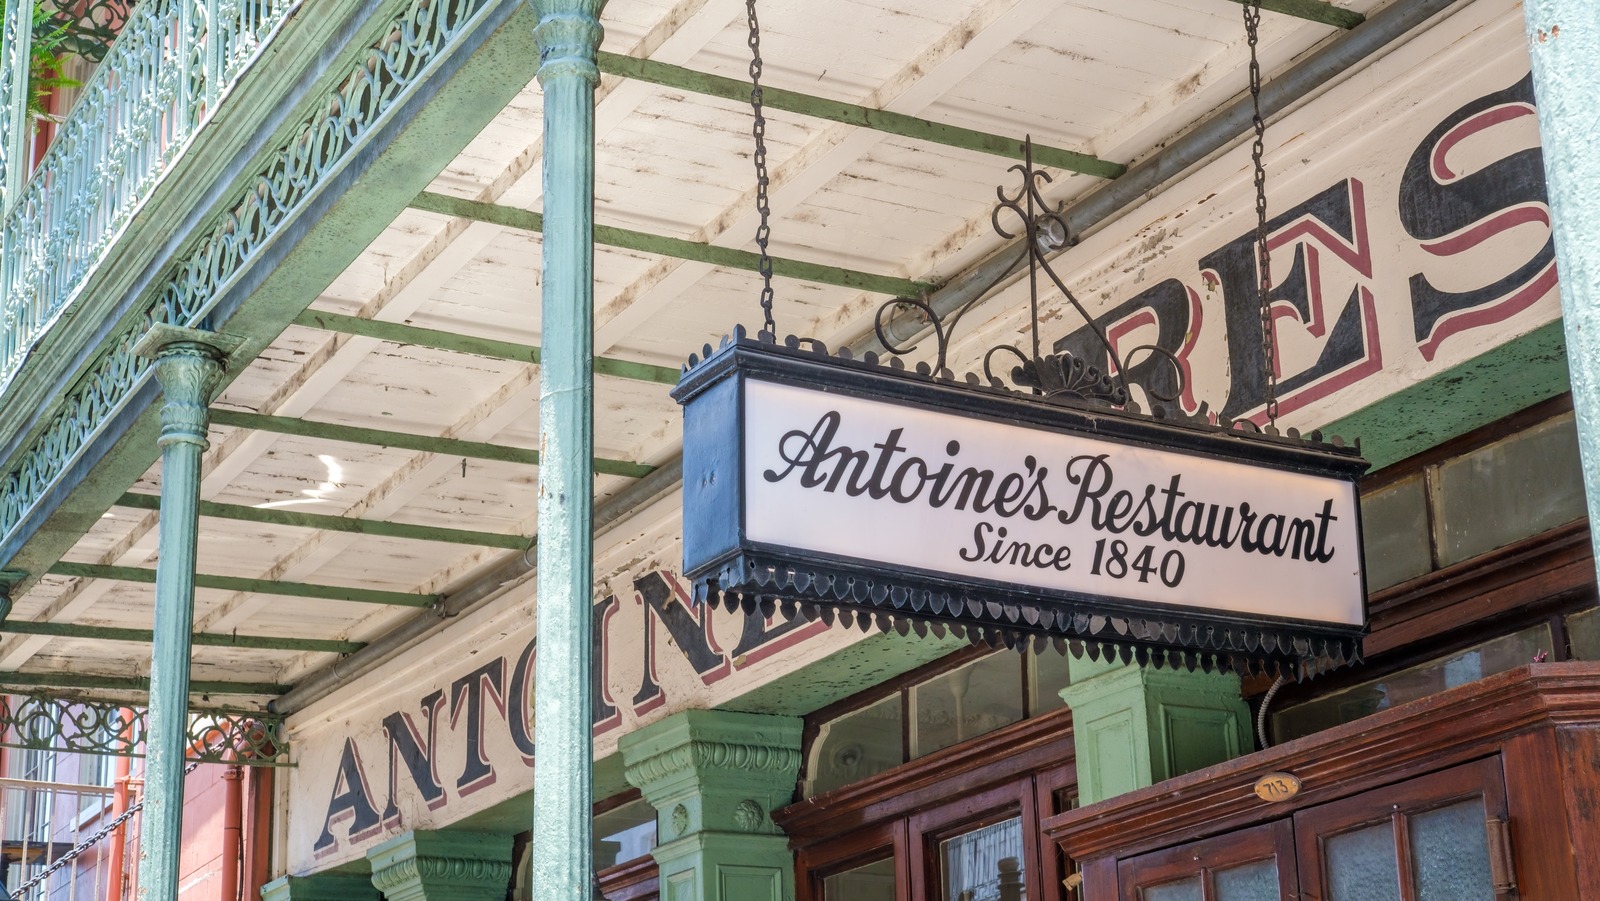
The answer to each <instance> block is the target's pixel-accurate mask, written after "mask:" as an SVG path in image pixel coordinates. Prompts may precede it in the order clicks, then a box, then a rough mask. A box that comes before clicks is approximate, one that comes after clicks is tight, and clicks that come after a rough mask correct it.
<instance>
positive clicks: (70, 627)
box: [0, 622, 366, 654]
mask: <svg viewBox="0 0 1600 901" xmlns="http://www.w3.org/2000/svg"><path fill="white" fill-rule="evenodd" d="M0 633H8V634H11V635H48V636H50V637H52V638H88V639H93V640H95V641H126V642H134V643H143V644H148V643H150V641H151V640H152V638H153V637H154V635H155V632H154V631H153V630H151V629H118V628H114V627H112V626H80V625H78V624H77V623H36V622H8V623H6V624H5V625H4V626H3V627H0ZM190 640H191V641H192V642H193V643H194V644H196V645H200V646H202V647H213V648H248V649H251V650H267V651H318V652H325V653H333V654H353V653H355V652H356V651H359V650H361V649H362V648H364V647H366V644H365V643H363V642H359V641H338V640H336V639H331V638H287V637H275V636H270V635H236V634H232V633H222V632H195V633H193V635H191V636H190Z"/></svg>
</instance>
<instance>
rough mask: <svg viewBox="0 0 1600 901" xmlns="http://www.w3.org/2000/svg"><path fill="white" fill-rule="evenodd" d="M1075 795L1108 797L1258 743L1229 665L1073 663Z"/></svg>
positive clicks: (1086, 800) (1067, 694) (1066, 692)
mask: <svg viewBox="0 0 1600 901" xmlns="http://www.w3.org/2000/svg"><path fill="white" fill-rule="evenodd" d="M1068 665H1069V667H1070V671H1071V674H1072V684H1071V685H1068V686H1067V687H1066V688H1064V689H1062V690H1061V697H1062V699H1063V700H1065V701H1066V702H1067V706H1068V707H1069V708H1071V710H1072V730H1073V745H1074V748H1075V750H1076V752H1077V762H1078V798H1079V800H1080V802H1081V803H1083V804H1093V803H1095V802H1096V801H1104V800H1105V799H1107V798H1111V797H1115V796H1117V795H1120V794H1123V793H1125V792H1130V791H1133V790H1134V789H1138V788H1144V787H1146V786H1150V785H1154V784H1155V783H1157V782H1160V781H1162V780H1164V779H1171V778H1172V777H1174V776H1181V775H1183V774H1184V773H1188V772H1193V771H1194V770H1198V769H1200V768H1202V767H1207V766H1210V765H1212V764H1214V763H1221V762H1223V761H1225V760H1231V759H1232V758H1235V757H1238V756H1239V755H1241V754H1245V753H1248V752H1249V751H1251V750H1252V749H1253V747H1254V745H1253V744H1252V743H1251V739H1250V708H1249V707H1248V706H1246V705H1245V703H1244V701H1243V700H1241V699H1240V697H1239V677H1238V676H1236V675H1233V674H1232V673H1227V674H1223V673H1201V672H1193V673H1191V672H1184V671H1174V670H1170V669H1160V670H1158V669H1152V668H1150V667H1140V666H1137V665H1124V664H1120V663H1104V662H1101V663H1096V662H1093V661H1090V660H1088V659H1087V658H1083V659H1075V660H1072V661H1071V662H1070V663H1069V664H1068Z"/></svg>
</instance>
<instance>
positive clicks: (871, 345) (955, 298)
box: [267, 0, 1459, 715]
mask: <svg viewBox="0 0 1600 901" xmlns="http://www.w3.org/2000/svg"><path fill="white" fill-rule="evenodd" d="M1457 2H1459V0H1395V2H1394V3H1391V4H1390V5H1388V6H1387V7H1384V8H1383V9H1382V10H1380V11H1379V12H1377V13H1374V14H1373V15H1372V16H1370V17H1368V19H1367V20H1366V21H1365V22H1364V23H1362V24H1361V25H1358V26H1356V27H1355V28H1353V29H1351V30H1350V31H1347V32H1345V33H1344V34H1342V35H1340V36H1339V37H1337V38H1335V39H1334V40H1332V41H1330V42H1329V43H1328V44H1327V45H1326V46H1324V47H1322V48H1321V49H1320V50H1317V51H1315V52H1313V53H1312V54H1311V55H1310V56H1308V57H1306V59H1305V60H1304V61H1303V62H1301V63H1300V64H1298V65H1296V66H1294V67H1292V68H1290V69H1289V70H1288V71H1286V72H1284V73H1283V74H1281V75H1279V76H1277V77H1275V78H1273V79H1272V80H1271V81H1269V82H1267V84H1265V85H1264V86H1263V87H1262V91H1261V109H1262V112H1263V113H1264V114H1265V115H1268V116H1271V115H1275V114H1277V113H1280V112H1282V111H1283V110H1285V109H1287V108H1288V107H1289V106H1290V105H1291V104H1293V103H1294V102H1296V101H1297V100H1299V99H1300V98H1302V97H1304V96H1305V95H1306V94H1309V93H1310V92H1312V91H1314V90H1316V89H1317V88H1319V87H1322V86H1323V85H1325V84H1327V83H1328V82H1330V81H1332V80H1333V79H1335V78H1337V77H1339V76H1340V75H1342V74H1344V73H1345V72H1347V71H1348V70H1350V69H1351V68H1352V67H1354V66H1355V65H1356V64H1357V63H1360V62H1361V61H1363V60H1365V59H1366V58H1367V57H1369V56H1371V55H1372V54H1374V53H1376V52H1377V51H1379V50H1382V49H1383V48H1384V47H1386V46H1388V45H1389V44H1391V43H1393V42H1394V41H1396V40H1398V39H1399V38H1400V37H1402V36H1403V35H1405V34H1406V33H1407V32H1409V31H1411V30H1412V29H1413V28H1416V27H1417V26H1418V25H1421V24H1422V23H1423V22H1425V21H1427V20H1428V19H1430V18H1432V17H1433V16H1435V15H1437V14H1438V13H1440V12H1443V11H1444V10H1446V9H1448V8H1449V7H1451V6H1453V5H1454V4H1455V3H1457ZM1250 127H1251V106H1250V100H1249V98H1248V97H1245V98H1241V99H1240V100H1236V101H1234V102H1233V103H1232V104H1230V105H1228V106H1226V107H1224V108H1223V109H1222V110H1221V111H1220V112H1219V113H1217V114H1216V115H1214V116H1212V117H1211V118H1209V119H1207V120H1205V121H1203V122H1201V123H1200V124H1198V125H1196V126H1195V127H1193V128H1191V129H1190V130H1189V131H1187V132H1185V133H1183V134H1182V135H1180V136H1179V137H1177V138H1175V139H1174V140H1173V141H1172V143H1170V144H1168V145H1167V147H1166V148H1165V149H1163V150H1161V151H1160V152H1158V153H1156V154H1155V155H1153V156H1151V157H1149V158H1148V159H1146V160H1144V161H1143V162H1141V163H1138V164H1137V165H1135V166H1132V167H1131V168H1129V169H1128V171H1127V172H1126V173H1124V174H1123V175H1122V176H1121V177H1120V178H1117V179H1116V180H1115V181H1112V182H1109V183H1107V184H1106V185H1105V186H1104V187H1102V188H1099V189H1097V190H1095V191H1093V192H1092V193H1090V194H1088V195H1087V196H1085V197H1084V198H1083V199H1082V200H1080V201H1078V202H1077V203H1075V204H1073V205H1072V207H1071V208H1070V209H1068V210H1067V212H1066V217H1067V224H1068V226H1069V227H1070V228H1071V229H1072V232H1073V233H1074V234H1083V233H1085V232H1087V231H1089V230H1091V229H1092V228H1094V227H1095V226H1098V225H1101V224H1103V223H1105V222H1106V221H1108V220H1109V219H1111V218H1112V217H1113V216H1114V215H1116V214H1117V213H1118V212H1120V211H1122V210H1123V209H1125V208H1126V207H1129V206H1132V205H1133V204H1134V203H1137V202H1138V201H1140V200H1142V199H1143V198H1144V197H1145V196H1146V195H1147V194H1148V193H1149V192H1151V191H1154V190H1156V189H1157V188H1159V187H1160V186H1161V185H1163V184H1166V183H1167V182H1169V181H1171V180H1173V179H1175V178H1177V177H1178V176H1180V175H1182V174H1183V173H1184V172H1186V171H1188V170H1189V169H1190V168H1191V167H1193V166H1195V165H1196V164H1198V163H1200V162H1202V161H1204V160H1205V159H1207V158H1208V157H1210V156H1211V155H1212V154H1214V153H1216V152H1218V151H1220V150H1222V149H1223V148H1225V147H1227V146H1228V145H1229V144H1230V143H1232V142H1233V141H1235V140H1238V139H1239V137H1240V136H1241V135H1243V134H1244V133H1245V132H1246V131H1247V130H1249V129H1250ZM1022 260H1023V254H1022V247H1021V244H1020V243H1012V244H1008V245H1006V246H1005V247H1002V248H1001V249H1000V250H998V251H996V252H995V253H993V254H991V255H990V256H989V257H987V258H986V259H985V260H984V261H983V262H981V263H979V264H977V265H976V266H973V267H972V268H970V269H968V270H967V271H965V272H963V273H961V274H960V275H957V276H956V277H955V278H953V279H951V280H950V281H949V282H948V283H947V284H946V285H945V286H944V287H943V288H940V289H939V290H938V291H935V292H934V293H933V294H931V295H930V296H929V298H928V302H929V303H930V305H931V306H933V308H934V309H935V310H937V311H939V313H940V314H945V313H948V312H949V311H951V310H955V309H958V308H960V307H961V306H962V305H963V304H965V303H967V302H969V301H970V300H972V299H973V298H974V297H976V296H980V295H982V294H984V293H985V292H987V291H988V290H989V289H990V288H991V287H992V286H994V285H995V284H997V283H999V282H1000V281H1002V280H1004V279H1005V278H1006V277H1007V276H1008V275H1009V274H1011V273H1012V271H1013V270H1014V269H1016V268H1017V266H1018V264H1019V263H1021V262H1022ZM926 329H927V325H926V323H925V322H923V321H922V318H921V317H920V316H917V315H915V314H910V315H897V316H891V317H889V318H888V321H887V322H886V323H885V331H886V332H887V333H888V334H889V336H890V338H891V339H892V340H894V341H895V342H896V343H901V342H905V341H911V340H915V339H916V338H917V337H918V336H919V335H920V334H921V333H923V332H924V331H926ZM846 346H848V347H850V348H851V350H853V351H855V352H856V353H858V354H859V353H861V352H864V351H867V350H876V351H879V352H881V351H882V349H883V348H882V345H881V344H879V343H878V340H877V336H876V334H875V333H874V332H873V331H872V330H871V329H869V330H867V332H866V333H865V334H863V335H860V336H857V337H856V338H855V339H854V340H852V341H849V342H847V344H846ZM681 479H682V460H681V458H677V459H673V460H671V461H669V462H667V463H664V464H662V465H661V466H660V467H658V468H657V469H656V470H655V471H654V472H652V473H650V474H649V475H648V476H645V477H644V478H643V479H640V480H639V481H637V482H635V483H634V484H633V485H630V486H629V487H628V488H627V489H625V490H623V491H621V492H619V493H618V494H616V495H615V496H614V497H612V498H611V499H610V500H609V501H607V502H606V503H604V504H601V505H600V506H598V507H596V508H595V515H594V529H595V534H597V535H598V534H601V533H603V532H604V531H606V530H607V529H609V528H611V527H612V526H614V525H615V524H616V523H617V522H619V521H620V520H622V519H623V518H625V517H627V516H628V515H629V514H630V513H632V512H633V511H634V510H636V509H638V508H639V507H643V506H645V505H647V504H649V503H652V502H654V501H655V500H657V499H659V498H661V497H662V496H663V495H665V494H667V493H668V492H670V491H672V490H674V489H676V488H677V486H678V483H679V481H680V480H681ZM532 572H533V565H532V564H531V563H529V562H528V561H527V559H526V554H514V555H512V556H510V557H508V558H507V559H505V560H503V561H502V562H501V563H500V564H499V565H497V566H496V567H495V568H494V569H492V570H489V571H488V572H486V573H484V574H483V575H481V576H479V577H478V578H476V579H474V580H473V581H472V582H470V583H468V584H467V585H465V586H464V587H462V588H461V589H460V590H459V591H456V592H454V593H451V594H448V595H446V596H445V598H444V600H443V601H441V602H440V603H439V604H438V605H436V606H435V607H434V608H433V609H432V610H430V611H428V612H426V613H423V614H420V615H418V616H416V617H414V618H412V619H409V620H406V621H405V622H404V623H401V624H400V625H399V626H397V627H396V628H395V629H393V630H392V631H390V632H388V633H386V634H385V635H383V636H381V637H379V638H378V639H377V640H376V641H373V642H371V643H370V644H368V645H367V646H366V647H364V648H362V649H361V650H359V651H356V652H355V653H354V654H351V655H350V656H348V657H345V658H343V659H341V660H339V661H337V662H335V663H332V664H330V665H328V666H326V667H323V668H322V669H320V670H317V671H316V672H314V673H312V674H311V675H309V676H307V677H306V678H305V679H303V680H301V681H300V683H299V684H298V685H296V686H295V687H294V689H292V690H291V691H289V692H288V693H286V694H284V695H283V696H282V697H280V698H278V699H276V700H274V701H272V702H271V703H270V704H268V705H267V708H268V709H269V710H271V711H272V712H273V713H278V714H284V715H288V714H292V713H296V712H298V711H300V710H304V709H305V708H306V707H307V706H308V705H310V704H313V703H315V702H316V701H318V700H320V699H322V698H324V697H326V696H327V695H328V694H329V693H331V692H332V691H333V690H334V689H336V688H338V687H339V686H340V685H342V684H344V683H345V682H348V681H350V680H352V679H355V678H357V677H359V676H361V675H362V674H364V673H367V672H370V671H371V670H373V669H374V668H376V667H378V666H379V665H381V664H383V663H384V662H385V661H387V660H389V659H390V658H391V657H393V656H395V655H396V654H399V653H401V652H403V651H405V650H406V649H408V648H410V647H412V646H413V645H415V644H416V643H417V642H419V641H421V640H422V639H424V638H426V637H427V636H429V635H431V634H432V633H433V632H435V631H437V630H438V629H441V628H443V627H444V625H445V623H446V622H447V621H448V620H449V619H451V618H452V617H456V616H460V615H462V614H464V613H468V612H470V611H472V610H474V609H476V608H477V607H478V606H480V605H481V604H483V603H485V602H486V601H488V600H489V599H490V598H493V597H496V596H498V595H500V594H501V593H502V592H503V591H505V590H507V589H509V588H511V587H512V586H513V585H515V584H517V583H518V582H520V581H521V580H523V579H525V578H526V577H527V576H528V574H530V573H532Z"/></svg>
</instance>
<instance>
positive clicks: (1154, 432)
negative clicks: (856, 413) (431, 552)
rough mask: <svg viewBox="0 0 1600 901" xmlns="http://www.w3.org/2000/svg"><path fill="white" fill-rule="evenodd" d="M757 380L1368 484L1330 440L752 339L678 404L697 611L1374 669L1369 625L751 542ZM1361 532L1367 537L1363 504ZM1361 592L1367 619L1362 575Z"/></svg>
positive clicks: (1111, 652) (1164, 657)
mask: <svg viewBox="0 0 1600 901" xmlns="http://www.w3.org/2000/svg"><path fill="white" fill-rule="evenodd" d="M751 379H758V380H761V381H764V382H773V383H778V384H788V385H796V386H800V387H803V388H806V389H808V390H812V391H823V392H829V393H838V394H841V395H845V396H850V397H859V398H866V399H870V400H876V401H885V402H889V403H893V404H897V405H906V406H913V407H922V408H925V409H930V410H934V411H937V412H940V413H945V414H954V415H959V416H962V417H967V418H970V419H975V420H979V421H989V422H995V423H1008V424H1014V425H1022V426H1025V427H1028V428H1032V429H1037V430H1043V431H1057V432H1067V433H1073V434H1078V435H1083V436H1086V437H1092V438H1094V439H1097V440H1101V441H1107V442H1113V443H1117V444H1123V445H1130V446H1143V447H1150V448H1156V449H1160V450H1164V451H1174V452H1178V453H1181V454H1184V455H1189V456H1202V457H1211V458H1215V459H1221V460H1227V461H1231V462H1235V463H1238V462H1243V463H1247V464H1250V465H1254V466H1259V467H1264V468H1269V469H1275V470H1282V471H1288V472H1298V473H1307V474H1311V475H1316V476H1320V477H1325V478H1327V477H1332V478H1337V479H1339V480H1342V481H1348V482H1351V483H1354V482H1355V481H1356V480H1357V479H1358V478H1359V477H1360V475H1361V474H1362V473H1364V472H1365V471H1366V470H1367V468H1368V463H1367V461H1366V460H1364V459H1362V457H1361V455H1360V451H1359V448H1358V447H1347V446H1345V445H1344V444H1343V442H1340V441H1339V440H1338V439H1333V440H1332V441H1330V442H1323V441H1321V440H1320V437H1321V436H1320V435H1318V434H1313V435H1311V436H1309V437H1301V436H1300V435H1298V434H1297V433H1295V432H1294V431H1292V430H1291V431H1290V432H1289V434H1287V435H1275V434H1267V433H1263V432H1260V431H1259V430H1257V429H1255V427H1254V426H1253V425H1252V424H1249V423H1237V424H1232V423H1225V424H1222V425H1214V424H1211V423H1209V422H1205V421H1197V420H1178V419H1171V418H1167V419H1163V418H1157V417H1154V416H1150V415H1145V414H1142V413H1138V412H1131V411H1128V410H1121V409H1115V408H1112V407H1107V406H1093V405H1088V404H1083V405H1062V404H1060V403H1057V402H1049V403H1047V402H1044V401H1042V400H1041V399H1039V398H1038V397H1036V396H1033V395H1028V394H1024V393H1021V392H1018V391H1014V390H1012V389H1010V388H1008V387H1006V386H1004V385H1003V384H1000V383H998V382H997V383H993V384H982V383H981V382H980V380H979V379H978V378H977V377H975V376H972V375H968V376H966V378H965V379H956V378H954V377H953V376H952V375H951V374H950V373H949V372H941V373H938V374H935V373H933V372H931V371H930V370H929V369H928V367H927V366H925V365H924V366H922V367H919V370H917V371H912V370H907V369H906V368H904V366H903V364H901V362H900V360H899V358H898V357H896V358H891V359H890V360H889V362H888V365H880V363H879V362H878V360H877V358H876V357H875V356H873V355H870V354H869V355H868V356H867V357H866V358H865V359H852V358H851V357H850V356H849V354H848V353H847V352H841V353H840V354H839V355H833V354H831V353H829V351H828V349H827V348H826V347H825V346H824V345H822V344H821V342H817V341H815V340H811V339H795V338H792V337H791V338H790V339H788V340H787V341H786V342H785V343H784V344H778V343H775V342H772V341H770V340H767V339H766V336H765V335H763V337H762V339H761V340H757V339H752V338H749V337H746V336H745V335H744V334H743V332H742V330H740V331H736V332H735V334H734V335H733V336H732V337H729V338H724V339H723V342H722V344H721V346H720V347H718V348H716V349H713V348H711V347H710V346H709V345H707V347H706V348H705V353H704V356H703V358H696V357H691V358H690V361H689V365H687V366H686V367H685V369H684V374H683V376H682V378H681V379H680V381H679V383H678V385H677V387H676V388H674V390H673V392H672V396H673V398H674V399H675V400H677V401H678V402H679V403H680V404H682V405H683V407H684V450H683V491H684V497H683V510H684V522H683V559H684V569H683V572H684V576H685V577H686V578H687V579H689V580H690V581H691V583H692V584H693V586H694V592H695V597H696V599H697V600H698V601H710V602H719V601H720V602H721V603H723V604H724V605H726V606H728V607H730V608H733V607H739V608H743V609H745V610H747V611H751V610H759V611H762V612H765V613H767V614H769V615H770V614H771V613H772V612H774V611H775V610H780V609H781V610H782V611H783V612H784V613H785V614H786V615H790V616H793V615H796V614H797V613H804V614H806V615H810V616H815V617H820V618H822V619H824V620H827V621H830V622H831V621H833V620H834V619H835V618H838V619H841V620H843V621H845V622H846V623H850V624H854V625H858V626H859V627H860V628H862V629H863V630H865V629H868V628H873V627H876V628H878V629H880V630H885V631H888V630H895V631H899V632H901V633H902V634H904V633H906V632H907V631H916V632H918V633H919V634H921V633H924V632H925V631H928V630H931V631H934V632H942V631H943V630H946V629H948V630H951V631H953V632H955V633H957V634H961V635H965V636H966V637H969V638H970V639H971V640H973V641H974V642H987V643H989V644H993V645H1000V644H1003V645H1006V646H1011V647H1019V646H1026V645H1028V644H1030V643H1041V642H1044V641H1053V642H1055V643H1056V644H1057V645H1058V646H1065V647H1067V648H1069V649H1070V650H1071V651H1072V652H1073V653H1075V654H1082V653H1086V654H1088V655H1090V656H1091V657H1096V658H1098V657H1100V656H1106V657H1119V658H1121V659H1122V660H1124V661H1137V662H1140V663H1151V664H1154V665H1156V666H1180V665H1181V666H1185V667H1188V668H1195V667H1201V668H1205V669H1211V668H1212V667H1217V668H1223V669H1239V670H1248V671H1251V672H1271V673H1279V674H1284V675H1290V676H1299V675H1304V674H1305V673H1307V672H1310V671H1312V670H1319V669H1327V668H1333V667H1337V666H1341V665H1345V664H1348V663H1351V662H1355V661H1358V660H1359V659H1360V657H1361V643H1360V640H1361V637H1362V635H1363V634H1365V631H1366V627H1365V625H1364V624H1363V625H1360V626H1350V625H1345V624H1335V623H1328V622H1320V621H1313V620H1306V619H1297V618H1294V617H1287V616H1282V617H1280V616H1263V615H1256V614H1239V613H1233V612H1227V611H1211V610H1205V609H1202V608H1196V607H1187V606H1185V607H1175V606H1172V605H1167V604H1161V603H1155V602H1148V601H1134V600H1128V599H1121V598H1113V597H1106V596H1103V595H1096V594H1086V593H1082V592H1071V591H1055V590H1041V589H1038V588H1035V587H1033V586H1022V585H1017V584H1014V583H1010V582H1005V581H997V580H982V579H975V578H971V577H968V576H964V575H963V576H952V575H950V574H948V573H939V572H932V571H927V570H921V569H914V568H909V567H903V566H896V567H894V568H893V570H892V571H886V569H885V566H886V565H885V564H884V563H881V562H876V563H875V562H873V561H871V560H867V559H862V558H854V557H846V556H840V555H835V554H829V553H820V552H817V551H815V550H811V549H805V548H795V547H786V546H775V545H770V544H766V543H763V542H758V541H753V540H751V539H750V538H749V536H748V535H747V534H746V527H745V524H746V509H745V492H744V484H743V476H744V470H745V459H744V435H745V417H744V410H745V403H744V400H745V397H744V395H745V389H746V385H747V384H748V382H749V380H751ZM1356 518H1357V522H1356V524H1355V527H1356V534H1357V535H1359V534H1360V523H1359V504H1358V505H1357V514H1356ZM1357 556H1358V558H1359V554H1358V555H1357ZM1360 578H1361V580H1362V583H1361V596H1362V609H1363V614H1364V612H1365V598H1366V585H1365V572H1364V570H1363V571H1362V572H1361V574H1360ZM1364 619H1365V616H1364V615H1363V620H1364Z"/></svg>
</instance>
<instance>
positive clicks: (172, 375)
mask: <svg viewBox="0 0 1600 901" xmlns="http://www.w3.org/2000/svg"><path fill="white" fill-rule="evenodd" d="M242 343H243V342H242V341H241V340H240V339H238V338H234V337H232V336H229V335H223V334H219V333H217V332H207V331H202V330H200V329H192V328H179V327H178V326H175V325H167V324H165V323H156V324H155V325H153V326H151V327H150V330H149V331H148V332H145V335H144V337H143V338H140V339H139V342H138V343H137V344H135V345H134V346H133V352H134V353H136V354H138V355H139V356H141V357H144V358H146V359H148V360H153V361H155V371H156V381H157V382H159V383H161V393H162V396H163V399H164V401H165V402H164V403H163V404H162V405H161V437H160V439H159V440H158V443H159V444H160V445H161V446H162V447H166V446H167V445H169V444H173V443H183V444H194V445H197V446H199V447H200V448H201V449H204V448H205V447H206V446H207V442H206V431H207V426H208V424H209V422H210V414H209V413H208V411H207V406H208V405H209V404H210V403H211V395H212V393H213V392H215V391H216V390H217V385H218V384H219V383H220V382H221V380H222V373H223V370H224V369H225V368H226V365H227V360H228V355H229V354H231V353H233V352H234V351H235V350H237V349H238V348H239V345H240V344H242Z"/></svg>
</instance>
